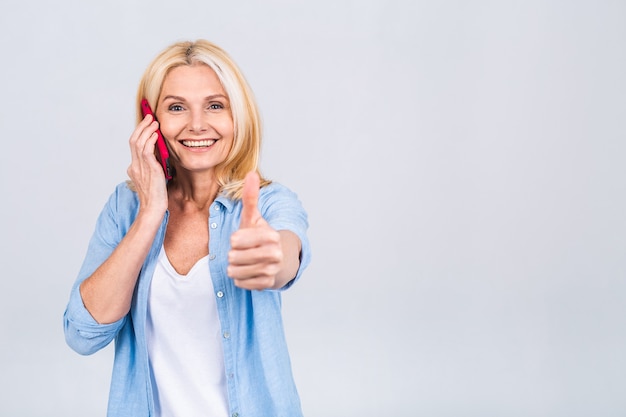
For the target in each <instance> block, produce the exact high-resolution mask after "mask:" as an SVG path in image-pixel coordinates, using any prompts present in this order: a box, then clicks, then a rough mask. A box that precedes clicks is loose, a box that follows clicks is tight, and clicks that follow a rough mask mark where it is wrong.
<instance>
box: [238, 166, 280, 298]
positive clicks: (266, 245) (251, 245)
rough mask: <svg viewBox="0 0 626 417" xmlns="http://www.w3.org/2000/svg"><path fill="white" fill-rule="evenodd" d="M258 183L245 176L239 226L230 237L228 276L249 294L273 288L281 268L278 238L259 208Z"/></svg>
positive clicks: (255, 177) (253, 176)
mask: <svg viewBox="0 0 626 417" xmlns="http://www.w3.org/2000/svg"><path fill="white" fill-rule="evenodd" d="M259 188H260V179H259V175H258V174H257V173H256V172H250V173H248V175H246V178H245V180H244V186H243V194H242V197H241V201H242V205H243V207H242V210H241V223H240V224H239V230H237V231H236V232H235V233H233V234H232V235H231V237H230V244H231V250H230V252H229V253H228V270H227V272H228V276H229V277H231V278H232V279H234V280H235V285H236V286H238V287H241V288H245V289H249V290H263V289H267V288H274V287H275V285H276V277H277V275H278V273H279V272H280V271H281V269H282V266H283V249H282V244H281V235H280V233H279V232H278V231H276V230H274V229H272V227H270V225H269V224H268V223H267V222H266V221H265V219H263V216H261V212H260V211H259V208H258V203H259Z"/></svg>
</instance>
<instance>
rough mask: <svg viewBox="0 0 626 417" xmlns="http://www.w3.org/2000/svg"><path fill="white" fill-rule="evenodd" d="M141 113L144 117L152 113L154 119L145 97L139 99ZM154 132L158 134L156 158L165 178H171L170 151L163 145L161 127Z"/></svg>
mask: <svg viewBox="0 0 626 417" xmlns="http://www.w3.org/2000/svg"><path fill="white" fill-rule="evenodd" d="M141 113H142V114H143V117H146V114H150V115H152V117H153V118H154V120H156V117H155V116H154V113H153V112H152V109H151V108H150V104H148V100H146V99H145V98H144V99H143V100H141ZM156 133H157V136H158V138H157V141H156V149H157V159H158V160H159V162H160V163H161V166H162V167H163V172H164V173H165V179H168V180H171V179H172V170H171V168H170V153H169V151H168V150H167V146H166V145H165V139H163V135H162V134H161V129H157V131H156Z"/></svg>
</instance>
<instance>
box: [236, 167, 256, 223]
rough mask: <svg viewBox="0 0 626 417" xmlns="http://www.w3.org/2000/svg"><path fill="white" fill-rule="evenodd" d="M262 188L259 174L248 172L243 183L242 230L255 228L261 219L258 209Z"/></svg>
mask: <svg viewBox="0 0 626 417" xmlns="http://www.w3.org/2000/svg"><path fill="white" fill-rule="evenodd" d="M260 186H261V179H260V178H259V174H257V173H256V172H254V171H250V172H248V174H247V175H246V178H245V179H244V182H243V190H242V194H241V202H242V204H243V208H242V209H241V223H240V224H239V228H240V229H243V228H246V227H252V226H254V225H255V224H256V223H257V221H258V220H259V219H260V218H261V213H260V212H259V208H258V205H259V187H260Z"/></svg>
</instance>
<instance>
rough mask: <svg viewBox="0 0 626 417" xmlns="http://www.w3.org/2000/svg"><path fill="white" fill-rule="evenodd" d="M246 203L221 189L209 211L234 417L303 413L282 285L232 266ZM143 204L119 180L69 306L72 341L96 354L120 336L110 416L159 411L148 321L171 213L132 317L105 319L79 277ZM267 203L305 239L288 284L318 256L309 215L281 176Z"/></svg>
mask: <svg viewBox="0 0 626 417" xmlns="http://www.w3.org/2000/svg"><path fill="white" fill-rule="evenodd" d="M241 208H242V205H241V201H233V200H230V199H228V198H225V197H222V196H221V197H218V198H217V199H216V200H215V202H213V204H212V205H211V207H210V212H209V236H210V237H209V258H208V259H209V260H208V262H209V267H210V271H211V278H212V281H213V288H214V289H215V298H216V302H217V310H218V315H219V320H220V324H221V331H222V342H223V343H222V345H223V351H224V365H225V369H226V379H227V388H228V402H229V408H230V417H268V416H272V417H281V416H284V417H298V416H301V415H302V412H301V407H300V400H299V397H298V393H297V391H296V387H295V384H294V381H293V377H292V373H291V364H290V361H289V355H288V352H287V344H286V341H285V336H284V331H283V323H282V318H281V293H280V291H249V290H244V289H241V288H238V287H236V286H235V285H234V284H233V280H232V279H230V278H229V277H228V276H227V274H226V267H227V264H228V261H227V254H228V251H229V249H230V235H231V234H232V233H233V232H234V231H236V230H237V229H238V228H239V219H240V215H241ZM138 210H139V200H138V198H137V195H136V193H134V192H133V191H131V190H130V189H129V188H128V186H127V185H126V184H125V183H124V184H120V185H118V186H117V188H116V190H115V192H114V193H113V194H112V195H111V197H110V198H109V200H108V202H107V204H106V205H105V207H104V209H103V210H102V212H101V214H100V216H99V218H98V221H97V225H96V229H95V232H94V234H93V236H92V238H91V241H90V243H89V248H88V251H87V255H86V258H85V260H84V262H83V265H82V267H81V269H80V272H79V276H78V279H77V280H76V283H75V284H74V286H73V287H72V291H71V295H70V300H69V303H68V305H67V309H66V311H65V314H64V324H65V338H66V341H67V343H68V344H69V346H71V347H72V348H73V349H74V350H75V351H77V352H78V353H80V354H83V355H89V354H92V353H94V352H96V351H98V350H100V349H102V348H103V347H105V346H107V345H108V344H109V343H110V342H111V341H112V340H114V339H115V361H114V365H113V376H112V380H111V389H110V393H109V405H108V414H107V415H108V416H109V417H121V416H128V417H140V416H151V415H154V403H153V397H152V388H151V386H152V385H151V381H150V371H149V364H148V353H147V347H146V335H145V326H146V313H147V303H148V290H149V287H150V280H151V278H152V275H153V272H154V267H155V264H156V261H157V257H158V254H159V251H160V249H161V246H162V244H163V237H164V235H165V229H166V225H167V219H168V215H169V214H168V213H166V215H165V217H164V219H163V223H162V224H161V227H160V229H159V232H158V233H157V236H156V238H155V239H154V243H153V244H152V248H151V249H150V252H149V254H148V256H147V258H146V260H145V262H144V264H143V267H142V269H141V272H140V275H139V279H138V281H137V285H136V288H135V293H134V295H133V301H132V305H131V309H130V312H129V313H128V314H127V315H126V316H125V317H124V318H122V319H120V320H119V321H117V322H115V323H111V324H98V323H97V322H96V321H95V320H94V319H93V317H91V315H90V314H89V312H88V311H87V310H86V309H85V307H84V305H83V301H82V298H81V296H80V292H79V285H80V283H81V282H82V281H83V280H84V279H86V278H87V277H89V276H90V275H91V274H92V273H93V272H94V271H95V270H96V269H97V268H98V267H99V266H100V265H101V264H102V263H103V262H104V261H105V260H106V259H107V258H108V257H109V256H110V255H111V253H112V252H113V250H114V249H115V247H116V246H117V245H118V244H119V242H120V240H121V239H122V238H123V237H124V236H125V235H126V233H127V232H128V229H129V228H130V226H131V224H132V223H133V221H134V219H135V217H136V216H137V213H138ZM259 210H260V211H261V213H262V215H263V217H264V218H265V220H266V221H267V222H268V223H269V224H270V225H271V226H272V227H273V228H274V229H276V230H290V231H292V232H294V233H295V234H296V235H298V237H299V238H300V241H301V242H302V252H301V259H300V269H299V270H298V273H297V276H296V278H295V279H294V280H292V281H291V282H290V283H289V284H287V285H286V286H285V288H288V287H289V286H291V285H292V284H293V283H294V282H295V281H296V280H297V279H298V278H299V277H300V275H301V274H302V271H303V270H304V268H306V266H307V265H308V263H309V261H310V249H309V243H308V239H307V237H306V229H307V227H308V222H307V215H306V213H305V211H304V209H303V208H302V205H301V204H300V202H299V201H298V199H297V197H296V195H295V194H294V193H293V192H291V191H289V190H288V189H287V188H285V187H284V186H281V185H279V184H275V183H273V184H270V185H268V186H266V187H263V188H262V189H261V192H260V195H259ZM285 288H283V289H285ZM181 343H185V342H184V341H181Z"/></svg>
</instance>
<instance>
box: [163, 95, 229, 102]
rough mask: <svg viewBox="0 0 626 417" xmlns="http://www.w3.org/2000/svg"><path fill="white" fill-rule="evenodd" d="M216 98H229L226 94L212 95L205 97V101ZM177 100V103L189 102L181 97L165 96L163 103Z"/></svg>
mask: <svg viewBox="0 0 626 417" xmlns="http://www.w3.org/2000/svg"><path fill="white" fill-rule="evenodd" d="M216 98H223V99H225V100H228V97H226V96H225V95H224V94H212V95H210V96H207V97H205V98H204V99H205V100H207V101H209V100H215V99H216ZM170 99H171V100H176V101H187V100H186V99H185V98H184V97H180V96H172V95H169V96H165V97H163V101H165V100H170Z"/></svg>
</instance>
